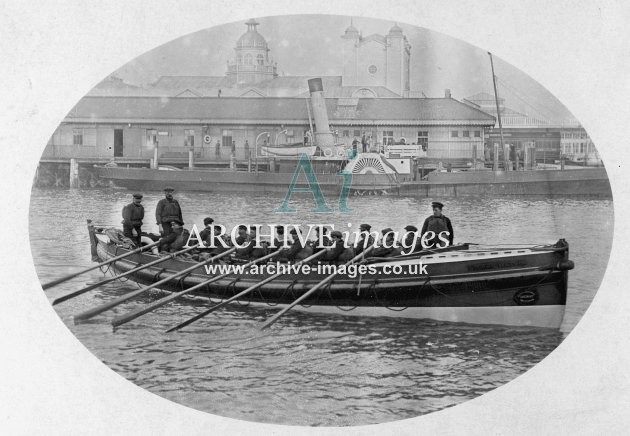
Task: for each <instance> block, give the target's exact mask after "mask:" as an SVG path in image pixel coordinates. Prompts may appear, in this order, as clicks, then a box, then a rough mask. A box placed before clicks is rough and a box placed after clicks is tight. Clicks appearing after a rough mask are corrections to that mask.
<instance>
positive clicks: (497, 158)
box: [492, 142, 499, 171]
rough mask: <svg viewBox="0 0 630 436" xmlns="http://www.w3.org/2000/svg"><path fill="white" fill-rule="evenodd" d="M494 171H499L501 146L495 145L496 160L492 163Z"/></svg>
mask: <svg viewBox="0 0 630 436" xmlns="http://www.w3.org/2000/svg"><path fill="white" fill-rule="evenodd" d="M492 169H493V170H494V171H499V144H497V143H496V142H495V143H494V160H493V162H492Z"/></svg>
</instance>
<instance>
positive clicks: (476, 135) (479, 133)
mask: <svg viewBox="0 0 630 436" xmlns="http://www.w3.org/2000/svg"><path fill="white" fill-rule="evenodd" d="M475 138H481V130H475Z"/></svg>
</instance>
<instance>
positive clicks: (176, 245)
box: [158, 219, 190, 253]
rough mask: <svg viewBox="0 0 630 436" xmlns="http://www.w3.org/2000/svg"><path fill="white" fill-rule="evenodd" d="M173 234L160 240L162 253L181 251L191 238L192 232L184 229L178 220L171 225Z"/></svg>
mask: <svg viewBox="0 0 630 436" xmlns="http://www.w3.org/2000/svg"><path fill="white" fill-rule="evenodd" d="M169 224H170V228H171V232H170V233H169V234H168V235H166V236H165V237H163V238H162V239H160V244H159V245H158V247H159V250H160V251H161V252H170V253H174V252H176V251H179V250H181V249H182V248H184V246H185V245H186V242H188V238H190V232H189V231H188V230H186V229H185V228H184V227H183V224H184V223H183V222H181V221H180V220H178V219H174V220H172V221H171V222H170V223H169Z"/></svg>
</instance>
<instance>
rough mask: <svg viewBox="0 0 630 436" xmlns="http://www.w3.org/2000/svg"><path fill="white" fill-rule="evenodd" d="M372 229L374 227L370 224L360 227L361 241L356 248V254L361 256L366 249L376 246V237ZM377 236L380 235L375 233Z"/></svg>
mask: <svg viewBox="0 0 630 436" xmlns="http://www.w3.org/2000/svg"><path fill="white" fill-rule="evenodd" d="M371 229H372V226H370V225H369V224H361V225H360V226H359V231H360V232H361V233H360V235H361V239H359V241H358V242H357V244H356V245H355V246H354V253H355V254H361V253H363V251H364V250H365V249H367V248H368V247H371V246H373V245H374V236H373V235H372V233H371V232H370V230H371ZM375 234H376V236H377V237H378V233H377V232H375Z"/></svg>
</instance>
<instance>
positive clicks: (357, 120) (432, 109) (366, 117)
mask: <svg viewBox="0 0 630 436" xmlns="http://www.w3.org/2000/svg"><path fill="white" fill-rule="evenodd" d="M307 104H310V100H309V99H306V98H244V97H240V98H232V97H227V98H208V97H201V98H199V97H195V98H186V97H179V98H168V97H84V98H82V99H81V100H80V101H79V102H78V103H77V105H76V106H75V107H74V108H73V109H72V110H71V111H70V113H69V114H68V115H67V116H66V118H65V121H66V122H79V123H185V124H200V123H203V124H211V123H216V124H221V123H222V124H276V123H283V124H305V123H308V119H309V114H308V111H307ZM326 109H327V112H328V116H329V119H330V122H331V124H337V125H344V124H345V125H352V124H362V125H366V124H367V125H370V124H391V125H409V124H411V125H483V126H492V125H494V122H495V119H494V117H493V116H491V115H489V114H487V113H485V112H482V111H480V110H478V109H475V108H473V107H471V106H468V105H466V104H464V103H461V102H459V101H457V100H454V99H448V98H419V99H416V98H388V99H375V98H360V99H358V100H357V105H356V111H354V112H353V113H352V114H351V115H350V116H349V115H348V114H347V113H345V112H341V113H340V112H338V99H335V98H327V99H326Z"/></svg>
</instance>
